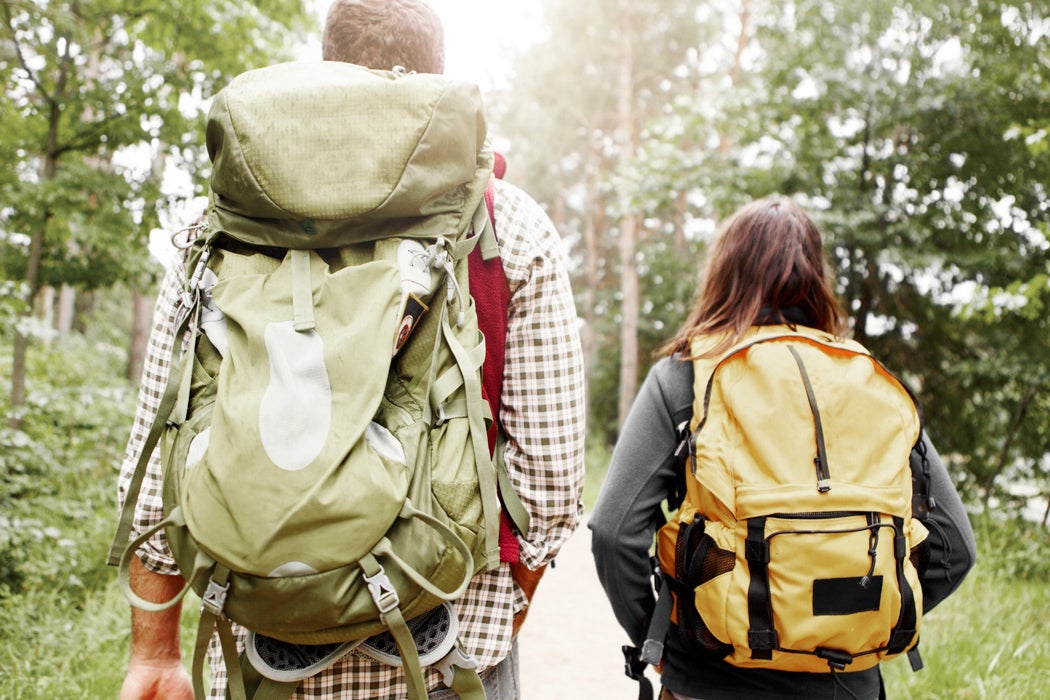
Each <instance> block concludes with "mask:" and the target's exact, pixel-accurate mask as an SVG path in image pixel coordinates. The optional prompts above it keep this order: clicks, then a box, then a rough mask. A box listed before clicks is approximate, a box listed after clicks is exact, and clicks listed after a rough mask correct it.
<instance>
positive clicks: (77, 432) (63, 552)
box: [0, 336, 133, 597]
mask: <svg viewBox="0 0 1050 700" xmlns="http://www.w3.org/2000/svg"><path fill="white" fill-rule="evenodd" d="M124 361H125V358H124V355H123V352H122V351H119V350H117V349H115V348H113V347H112V346H108V345H105V344H102V343H93V342H91V341H88V340H87V339H85V338H83V337H78V336H74V337H73V338H71V339H70V340H69V341H68V342H66V343H63V344H62V345H60V346H59V345H57V344H56V345H49V346H46V347H45V348H42V352H39V353H35V354H34V355H33V358H32V362H31V366H30V377H31V378H32V379H31V382H32V387H33V392H32V394H31V397H32V398H31V402H30V403H29V405H28V406H27V410H26V420H25V423H24V426H23V429H22V430H11V429H10V428H7V427H2V428H0V475H2V476H3V480H2V481H0V561H2V562H3V565H2V567H0V597H5V596H10V595H16V594H19V593H23V592H25V591H26V590H34V589H39V588H44V589H47V590H50V591H53V592H55V593H62V592H65V593H67V594H70V595H75V592H76V591H77V590H79V589H82V588H84V587H87V588H92V587H94V586H96V585H97V584H98V583H99V581H100V580H101V579H102V578H104V576H105V574H104V571H103V567H102V561H103V559H104V556H103V554H104V551H105V537H106V533H107V532H108V531H109V530H111V529H112V527H113V525H112V519H113V513H114V509H115V505H114V502H115V497H114V496H115V482H114V478H115V467H116V466H117V465H119V463H120V457H121V454H122V449H123V442H124V441H125V440H126V438H127V432H128V429H129V427H130V425H131V414H132V410H133V406H132V402H133V391H132V390H131V387H130V386H128V385H127V383H126V382H124V381H122V380H119V379H117V378H118V377H120V376H121V374H122V371H123V363H124Z"/></svg>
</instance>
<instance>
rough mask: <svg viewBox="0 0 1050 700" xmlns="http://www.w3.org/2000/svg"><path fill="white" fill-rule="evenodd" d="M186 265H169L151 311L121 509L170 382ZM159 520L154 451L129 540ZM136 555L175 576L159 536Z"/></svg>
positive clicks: (120, 481)
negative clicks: (150, 326)
mask: <svg viewBox="0 0 1050 700" xmlns="http://www.w3.org/2000/svg"><path fill="white" fill-rule="evenodd" d="M184 266H185V262H184V260H183V259H182V257H181V256H179V257H177V259H176V261H175V262H174V263H173V264H172V265H171V266H169V268H168V271H167V273H166V274H165V276H164V281H163V282H162V283H161V290H160V294H159V295H158V297H157V305H156V307H155V308H154V311H153V326H152V329H151V331H150V338H149V343H148V344H147V346H146V358H145V363H144V365H143V369H142V381H141V384H140V386H139V394H138V402H137V404H136V407H135V421H134V423H133V424H132V427H131V436H130V437H129V438H128V444H127V447H126V448H125V450H124V460H123V462H122V463H121V466H120V477H119V479H118V480H117V501H118V503H119V505H120V507H121V508H123V506H124V501H125V500H126V499H127V496H128V484H129V483H130V481H131V477H132V475H133V474H134V472H135V466H136V464H137V463H138V461H139V455H141V454H142V449H143V446H144V443H145V442H146V436H147V434H148V433H149V431H150V428H151V427H152V426H153V421H154V418H155V417H156V415H157V410H158V409H159V407H160V401H161V397H162V396H163V395H164V388H165V386H166V384H167V381H168V372H169V370H170V364H171V356H172V345H173V343H174V336H175V326H176V321H175V315H176V311H177V309H178V299H179V290H180V288H181V283H180V280H182V278H183V277H184V269H185V267H184ZM161 518H162V513H161V468H160V452H159V450H154V451H153V454H152V455H151V456H150V460H149V464H148V465H147V468H146V475H145V477H144V478H143V480H142V490H141V492H140V493H139V498H138V503H137V505H136V507H135V518H134V521H133V525H132V533H131V536H132V537H133V538H134V537H137V536H138V535H139V534H141V533H143V532H145V531H146V530H148V529H150V528H151V527H153V526H155V525H156V524H157V523H159V522H160V520H161ZM138 554H139V558H140V559H141V560H142V563H143V565H144V566H145V567H146V568H147V569H150V570H151V571H155V572H157V573H161V574H176V573H178V568H177V567H176V565H175V560H174V559H173V558H172V555H171V552H170V550H169V549H168V544H167V540H166V538H165V537H164V532H163V531H161V532H158V533H157V534H156V535H154V536H153V537H151V538H150V539H149V541H148V542H147V543H146V544H145V545H143V546H142V547H141V548H140V549H139V552H138Z"/></svg>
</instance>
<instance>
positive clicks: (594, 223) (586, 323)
mask: <svg viewBox="0 0 1050 700" xmlns="http://www.w3.org/2000/svg"><path fill="white" fill-rule="evenodd" d="M600 161H601V140H600V139H599V138H597V137H595V136H594V135H593V134H592V135H591V137H590V138H589V139H588V147H587V164H586V166H585V170H584V196H585V198H586V201H585V202H584V206H583V211H584V215H583V250H584V265H585V267H586V270H587V277H586V281H585V282H584V288H583V337H582V338H581V344H582V345H583V362H584V371H585V376H586V377H587V378H588V380H590V378H591V372H593V371H594V368H595V367H596V366H597V364H598V314H597V310H596V308H595V307H596V306H597V303H598V264H599V259H600V257H601V254H602V253H601V249H600V247H599V245H598V230H599V228H598V215H599V212H601V211H602V202H601V200H600V197H601V193H600V192H599V191H598V171H599V168H600V165H599V163H600ZM584 387H585V389H584V391H585V392H586V403H585V404H584V405H585V406H590V405H591V392H590V381H587V382H585V383H584Z"/></svg>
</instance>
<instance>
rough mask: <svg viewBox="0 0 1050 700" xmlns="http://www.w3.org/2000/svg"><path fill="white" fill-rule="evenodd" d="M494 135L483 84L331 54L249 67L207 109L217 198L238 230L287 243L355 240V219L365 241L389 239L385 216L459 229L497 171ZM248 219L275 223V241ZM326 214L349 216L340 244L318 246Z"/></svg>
mask: <svg viewBox="0 0 1050 700" xmlns="http://www.w3.org/2000/svg"><path fill="white" fill-rule="evenodd" d="M485 135H486V124H485V116H484V112H483V109H482V102H481V94H480V90H479V89H478V87H477V86H475V85H471V84H469V83H464V82H459V81H455V80H451V79H448V78H445V77H443V76H440V75H431V74H426V75H423V74H419V75H417V74H409V75H400V74H396V73H392V72H388V71H373V70H368V69H366V68H363V67H361V66H355V65H352V64H348V63H338V62H332V61H324V62H294V63H282V64H278V65H275V66H270V67H267V68H261V69H257V70H252V71H248V72H246V73H242V74H241V75H239V76H237V77H236V78H234V79H233V81H231V82H230V84H229V85H228V86H227V87H226V88H224V89H223V90H222V91H220V92H219V94H218V95H216V97H215V100H214V102H213V104H212V107H211V110H210V112H209V115H208V128H207V143H208V154H209V156H210V158H211V160H212V163H213V173H212V182H211V188H212V193H213V206H214V208H215V209H217V210H218V211H219V213H220V217H221V221H220V222H219V223H220V226H221V228H223V229H224V230H226V231H227V232H228V233H230V234H231V235H234V236H235V237H238V238H242V239H245V240H247V241H248V242H254V243H263V244H270V245H280V246H286V247H317V246H320V245H328V244H331V243H339V242H346V238H345V236H346V235H347V233H348V231H347V229H348V228H349V229H350V233H351V235H353V230H354V226H352V225H351V226H347V223H356V224H359V225H360V228H361V230H362V231H368V232H373V233H369V234H366V235H363V236H360V237H358V238H359V239H362V240H364V239H370V238H375V237H380V234H378V233H374V232H375V231H376V229H377V223H378V222H382V221H389V220H391V219H394V220H405V221H406V226H405V228H410V226H409V225H408V222H412V226H418V225H419V220H420V218H433V219H436V220H437V222H436V223H435V224H434V226H435V227H436V228H438V229H440V230H441V231H442V232H443V233H444V235H458V234H461V233H462V232H463V231H464V230H465V229H466V228H467V227H469V225H470V223H471V219H472V217H473V215H474V212H475V210H476V209H477V208H478V205H479V203H480V202H481V200H482V196H483V193H484V185H485V183H486V182H487V181H488V178H489V176H490V174H491V171H492V152H491V149H490V148H489V147H488V146H487V145H486V144H485ZM239 218H244V219H248V220H258V219H268V220H271V221H268V222H267V224H268V227H265V228H266V229H267V230H270V231H271V234H270V235H271V236H275V237H276V239H274V240H264V241H259V240H257V239H256V238H255V237H254V236H255V233H257V232H258V231H257V229H258V227H252V226H251V225H250V223H248V222H245V226H243V227H241V226H239V225H238V219H239ZM274 219H276V220H280V221H287V222H289V223H292V224H294V225H292V226H277V227H273V226H272V224H273V223H274V222H273V221H272V220H274ZM316 221H333V222H336V221H337V222H341V224H342V225H340V226H338V229H339V236H340V237H341V238H340V240H339V241H324V242H319V241H318V240H317V236H318V232H319V230H321V231H323V230H324V228H325V227H320V228H319V227H318V226H317V225H316V224H315V222H316ZM241 228H244V229H247V230H249V231H250V233H247V234H245V235H243V236H242V235H238V231H239V229H241ZM381 235H383V236H385V235H390V234H389V230H388V231H387V232H386V233H385V234H381Z"/></svg>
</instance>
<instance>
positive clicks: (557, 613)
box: [518, 523, 659, 700]
mask: <svg viewBox="0 0 1050 700" xmlns="http://www.w3.org/2000/svg"><path fill="white" fill-rule="evenodd" d="M626 642H627V635H626V634H625V633H624V631H623V630H622V629H621V628H620V625H619V624H617V622H616V618H615V617H613V614H612V609H611V608H610V607H609V602H608V600H607V599H606V598H605V593H604V592H603V591H602V587H601V585H600V584H599V583H598V575H597V574H596V573H595V570H594V560H593V559H592V558H591V533H590V530H588V529H587V526H586V523H584V524H581V525H580V528H579V529H578V530H577V531H576V533H575V534H573V536H572V538H571V539H570V540H569V541H568V542H567V543H566V544H565V546H564V547H563V548H562V550H561V552H560V553H559V554H558V558H557V561H556V564H555V568H554V569H550V570H548V571H547V573H546V574H545V575H544V577H543V579H542V581H541V582H540V585H539V588H538V589H537V591H536V597H535V599H534V600H533V603H532V610H531V611H529V616H528V618H526V621H525V625H524V626H523V627H522V630H521V634H520V637H519V651H518V653H519V655H520V663H521V684H522V694H521V698H522V700H565V699H567V698H586V699H587V700H599V699H601V700H608V699H611V700H620V699H623V700H634V699H635V698H637V697H638V684H637V683H635V682H634V681H632V680H631V679H629V678H627V676H625V675H624V672H623V656H622V655H621V653H620V647H621V646H622V645H623V644H625V643H626ZM649 675H650V678H655V675H654V674H652V672H651V671H650V674H649ZM653 687H654V688H656V689H658V688H659V686H658V685H657V684H656V683H655V682H654V684H653Z"/></svg>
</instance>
